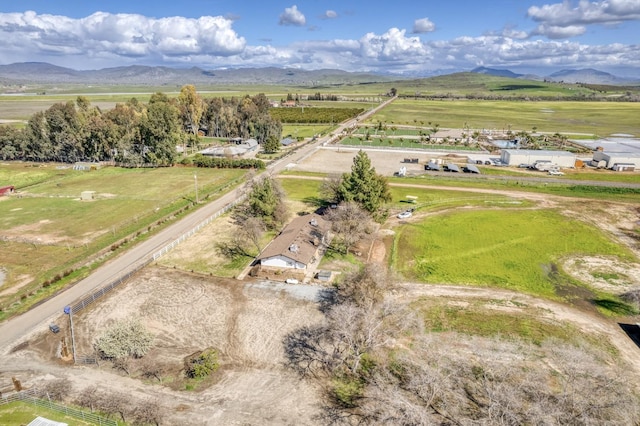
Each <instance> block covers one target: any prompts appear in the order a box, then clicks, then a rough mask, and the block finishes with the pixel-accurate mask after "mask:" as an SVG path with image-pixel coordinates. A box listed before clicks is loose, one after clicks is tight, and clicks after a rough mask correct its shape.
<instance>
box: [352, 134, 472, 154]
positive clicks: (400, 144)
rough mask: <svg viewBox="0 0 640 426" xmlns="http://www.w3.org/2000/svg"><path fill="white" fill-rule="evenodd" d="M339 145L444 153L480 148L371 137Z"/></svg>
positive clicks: (417, 140)
mask: <svg viewBox="0 0 640 426" xmlns="http://www.w3.org/2000/svg"><path fill="white" fill-rule="evenodd" d="M340 145H348V146H363V147H367V146H383V147H389V148H417V149H424V150H434V149H435V150H440V151H443V150H446V151H480V148H477V147H476V144H468V143H464V142H458V143H457V144H456V143H454V142H453V141H452V142H450V143H449V144H446V143H442V144H431V143H428V142H422V141H420V140H419V139H415V138H407V139H403V138H377V137H372V138H369V139H365V138H364V137H347V138H343V139H342V140H341V141H340Z"/></svg>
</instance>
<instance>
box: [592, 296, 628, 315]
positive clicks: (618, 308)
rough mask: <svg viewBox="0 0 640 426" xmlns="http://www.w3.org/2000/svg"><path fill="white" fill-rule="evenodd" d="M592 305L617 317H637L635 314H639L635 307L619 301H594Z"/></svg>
mask: <svg viewBox="0 0 640 426" xmlns="http://www.w3.org/2000/svg"><path fill="white" fill-rule="evenodd" d="M591 303H593V304H594V305H596V306H597V307H600V308H602V309H606V310H608V311H609V312H613V313H614V314H616V315H623V316H628V315H635V314H637V313H638V312H637V311H636V310H635V309H634V308H633V306H631V305H629V304H628V303H625V302H622V301H619V300H612V299H592V300H591Z"/></svg>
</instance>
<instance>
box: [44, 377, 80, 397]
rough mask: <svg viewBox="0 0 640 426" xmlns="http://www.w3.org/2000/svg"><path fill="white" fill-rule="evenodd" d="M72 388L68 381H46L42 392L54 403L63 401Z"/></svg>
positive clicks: (64, 379)
mask: <svg viewBox="0 0 640 426" xmlns="http://www.w3.org/2000/svg"><path fill="white" fill-rule="evenodd" d="M72 388H73V387H72V385H71V381H70V380H69V379H66V378H61V379H54V380H49V381H47V382H46V383H45V385H44V387H43V388H42V392H43V393H44V394H45V396H47V397H48V398H51V399H53V400H55V401H63V400H64V399H65V397H67V396H68V395H69V394H70V393H71V390H72Z"/></svg>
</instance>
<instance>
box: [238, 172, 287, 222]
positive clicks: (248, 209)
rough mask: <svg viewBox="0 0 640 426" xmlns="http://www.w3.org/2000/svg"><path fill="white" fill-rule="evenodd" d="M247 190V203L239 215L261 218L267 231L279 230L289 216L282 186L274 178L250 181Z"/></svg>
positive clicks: (240, 209)
mask: <svg viewBox="0 0 640 426" xmlns="http://www.w3.org/2000/svg"><path fill="white" fill-rule="evenodd" d="M247 189H248V193H247V202H246V203H245V204H244V205H243V206H241V207H240V208H239V210H238V214H239V215H240V216H242V217H244V218H249V217H258V218H261V219H262V220H263V221H264V225H265V228H266V229H269V230H274V229H277V228H279V227H280V226H281V225H282V224H283V223H284V221H285V219H286V216H287V208H286V204H285V203H284V200H285V194H284V191H283V190H282V187H281V186H280V184H279V183H278V182H277V181H276V180H275V179H273V178H272V177H266V178H264V179H259V180H257V181H253V180H250V181H249V184H248V187H247Z"/></svg>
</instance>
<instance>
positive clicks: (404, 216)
mask: <svg viewBox="0 0 640 426" xmlns="http://www.w3.org/2000/svg"><path fill="white" fill-rule="evenodd" d="M411 216H413V213H411V212H410V211H409V210H407V211H404V212H402V213H400V214H399V215H398V219H407V218H410V217H411Z"/></svg>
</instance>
